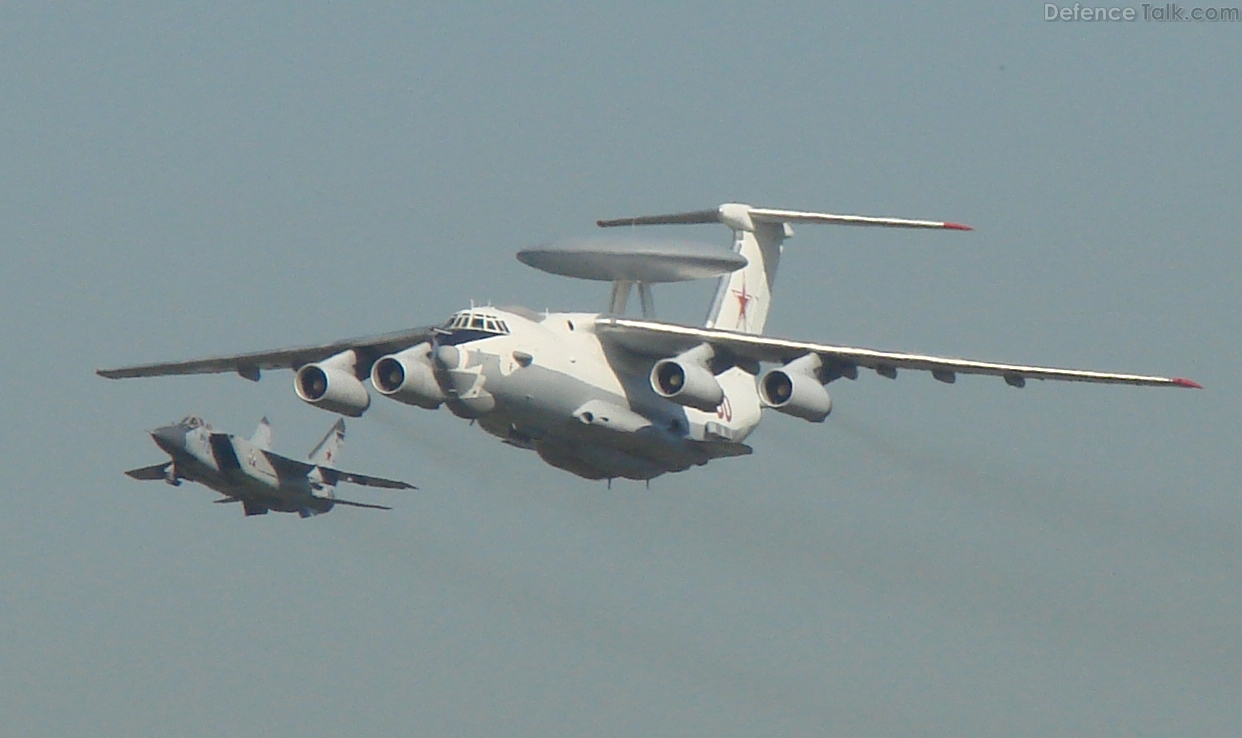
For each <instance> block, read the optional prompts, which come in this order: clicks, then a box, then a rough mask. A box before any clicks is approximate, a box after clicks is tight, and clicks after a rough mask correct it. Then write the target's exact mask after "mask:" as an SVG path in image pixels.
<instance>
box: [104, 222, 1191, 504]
mask: <svg viewBox="0 0 1242 738" xmlns="http://www.w3.org/2000/svg"><path fill="white" fill-rule="evenodd" d="M696 223H723V224H724V225H726V226H728V227H729V228H731V229H732V230H733V235H734V242H733V249H732V251H727V250H724V249H721V250H718V251H712V250H704V249H702V248H700V247H699V246H697V245H695V244H688V243H685V242H662V243H653V242H639V243H624V242H621V243H618V242H614V243H612V244H606V243H600V242H599V241H579V242H570V243H569V244H567V245H566V244H563V245H560V246H558V247H549V248H535V249H527V250H524V251H522V252H519V253H518V259H519V260H521V261H522V262H523V263H526V264H529V265H531V266H535V267H537V268H540V269H543V270H545V271H549V272H552V273H555V274H561V275H565V276H572V277H578V278H585V279H597V280H605V281H611V282H612V283H613V285H612V300H611V304H610V306H609V310H608V311H607V312H606V313H553V312H548V313H543V314H537V313H534V312H532V311H530V310H527V309H524V308H493V307H471V308H469V309H467V310H461V311H459V312H457V313H454V314H453V315H452V317H450V318H449V319H448V321H447V322H445V323H444V324H443V325H440V326H435V327H424V328H414V329H411V330H405V331H398V332H395V333H388V334H384V335H379V336H372V337H366V338H351V339H346V340H342V341H335V342H332V343H326V344H322V345H318V346H308V347H303V348H293V349H282V350H277V351H259V352H255V353H249V354H239V355H235V356H222V357H216V358H209V359H200V360H195V361H182V362H173V363H165V364H147V365H142V366H133V367H127V368H122V369H109V370H101V371H100V372H99V374H101V375H102V376H104V377H109V378H121V377H150V376H160V375H169V374H201V373H213V372H237V373H238V374H240V375H241V376H243V377H245V378H247V379H251V380H258V379H259V375H260V372H262V371H264V370H270V369H292V370H294V371H295V372H296V374H295V377H294V390H295V392H296V393H297V395H298V397H300V398H301V399H302V400H304V401H305V402H308V403H310V404H312V405H315V406H317V407H321V408H323V409H325V410H330V411H333V412H337V413H342V414H345V415H351V416H359V415H362V413H363V412H364V411H365V410H366V409H367V407H368V406H369V405H370V403H371V397H370V393H369V392H368V390H367V387H366V386H365V384H364V380H366V379H367V378H368V377H369V378H370V381H371V384H372V386H373V387H374V388H375V389H376V391H378V392H379V393H380V394H381V395H384V396H385V397H389V398H392V399H394V400H397V401H398V402H403V403H406V404H409V405H417V406H419V407H424V408H428V409H434V408H438V407H439V406H440V405H441V404H444V405H447V406H448V408H449V409H450V410H451V411H452V412H453V413H454V414H455V415H457V416H459V417H462V418H469V419H471V420H477V421H478V423H479V426H480V427H481V428H483V429H484V430H486V431H487V432H489V433H492V434H494V435H496V436H498V437H500V438H501V439H503V440H504V441H505V442H507V443H510V444H513V445H515V446H519V447H522V448H529V449H534V450H535V451H536V452H537V453H538V454H539V456H540V457H541V458H543V460H544V461H546V462H548V463H549V464H552V465H553V466H556V467H559V468H561V469H566V470H568V471H571V472H573V473H574V474H577V475H580V476H582V477H586V478H588V479H610V480H611V479H612V478H614V477H627V478H631V479H647V480H649V479H651V478H653V477H657V476H659V475H661V474H664V473H666V472H673V471H682V470H684V469H687V468H689V467H691V466H694V465H700V464H705V463H707V462H708V461H710V460H711V459H715V458H721V457H727V456H742V455H746V454H749V453H750V452H751V449H750V447H749V446H747V445H745V443H743V441H745V440H746V437H747V436H749V435H750V433H751V432H752V431H754V429H755V427H756V426H757V425H758V424H759V420H760V417H761V411H762V409H763V408H770V409H772V410H776V411H778V412H781V413H786V414H788V415H792V416H795V417H799V418H803V419H805V420H809V421H811V422H822V421H823V420H824V419H825V418H826V417H827V416H828V414H829V411H830V410H831V408H832V402H831V400H830V399H829V396H828V391H827V389H826V388H825V385H827V384H828V383H829V382H831V381H833V380H835V379H838V378H841V377H847V378H849V379H854V378H856V377H857V376H858V370H859V368H864V369H870V370H872V371H874V372H875V373H877V374H879V375H880V376H883V377H888V378H890V379H891V378H894V377H896V375H897V371H898V370H899V369H912V370H919V371H927V372H931V374H932V376H933V377H935V378H936V379H938V380H940V381H942V382H953V381H954V380H955V379H956V377H957V375H959V374H988V375H995V376H998V377H1001V378H1003V379H1004V380H1005V381H1006V382H1007V383H1009V384H1010V385H1011V386H1014V387H1022V386H1024V385H1025V384H1026V382H1027V381H1028V380H1032V379H1049V380H1064V381H1071V382H1099V383H1110V384H1133V385H1150V386H1163V387H1198V386H1199V385H1198V384H1196V383H1194V382H1192V381H1190V380H1188V379H1178V378H1171V377H1159V376H1145V375H1138V374H1116V373H1108V372H1095V371H1083V370H1077V369H1056V368H1051V367H1042V366H1027V365H1023V364H1001V363H995V362H987V361H974V360H969V359H950V358H940V357H936V356H926V355H922V354H911V353H901V352H895V351H876V350H872V349H866V348H855V347H851V346H836V345H831V344H822V343H811V342H807V341H795V340H789V339H783V338H769V337H765V336H763V335H762V332H763V327H764V324H765V322H766V320H767V317H768V309H769V308H770V307H771V300H772V286H773V282H774V280H775V278H776V271H777V266H778V265H779V262H780V258H781V252H782V243H783V242H784V241H785V239H787V238H789V237H790V236H792V235H793V230H792V225H791V224H794V223H819V224H836V225H856V226H882V227H891V228H925V229H948V230H970V228H969V227H967V226H963V225H958V224H956V223H946V222H940V221H926V220H907V219H901V218H876V217H867V216H856V215H832V214H828V213H809V212H798V211H790V210H774V209H769V208H756V207H751V206H749V205H741V204H726V205H721V206H720V207H719V208H716V209H713V210H702V211H696V212H689V213H678V214H672V215H656V216H645V217H638V218H625V219H619V220H607V221H599V223H598V225H599V226H601V227H613V226H640V225H671V224H696ZM705 277H719V287H718V288H717V291H716V295H715V299H714V301H713V303H712V306H711V309H710V311H709V313H708V316H707V321H706V323H705V324H704V325H703V326H690V325H678V324H673V323H668V322H661V321H657V320H654V307H653V303H652V295H651V285H652V284H653V283H659V282H673V281H681V280H688V279H699V278H705ZM634 287H637V291H638V295H639V298H640V300H641V304H642V314H643V317H642V318H641V319H640V318H634V317H626V316H625V308H626V302H627V301H628V298H629V295H630V293H631V291H632V290H633V289H634ZM763 363H769V364H776V365H777V366H775V367H772V368H769V369H767V370H766V371H761V368H760V365H761V364H763Z"/></svg>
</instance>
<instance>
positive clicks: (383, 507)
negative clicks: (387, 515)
mask: <svg viewBox="0 0 1242 738" xmlns="http://www.w3.org/2000/svg"><path fill="white" fill-rule="evenodd" d="M332 504H334V505H348V506H350V507H365V508H367V509H368V510H391V509H392V508H391V507H388V506H387V505H372V504H371V503H369V502H354V501H353V500H342V499H340V498H336V499H334V500H332Z"/></svg>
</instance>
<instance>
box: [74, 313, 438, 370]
mask: <svg viewBox="0 0 1242 738" xmlns="http://www.w3.org/2000/svg"><path fill="white" fill-rule="evenodd" d="M432 330H433V328H432V326H424V327H421V328H411V329H408V330H403V331H394V332H392V333H383V334H380V335H378V336H365V337H362V338H347V339H344V340H341V341H333V342H332V343H324V344H319V345H317V346H301V347H298V348H287V349H279V350H276V351H255V352H253V353H249V354H235V355H233V356H214V357H211V358H206V359H192V360H190V361H172V362H166V363H163V364H139V365H137V366H127V367H121V368H119V369H99V370H98V371H96V372H95V373H96V374H98V375H99V376H101V377H107V378H108V379H126V378H129V377H162V376H167V375H170V374H219V373H222V372H237V373H238V374H240V375H241V376H243V377H245V378H246V379H251V380H255V381H258V379H259V373H260V371H261V370H264V369H296V368H298V367H300V366H302V365H304V364H310V363H312V362H316V361H321V360H323V359H326V358H328V357H330V356H334V355H336V354H339V353H341V352H342V351H347V350H349V349H353V350H354V351H355V353H356V354H357V356H358V361H357V364H356V371H357V372H358V373H359V374H365V373H366V372H369V371H370V370H371V364H373V363H374V362H375V360H376V359H378V358H380V357H381V356H384V355H386V354H391V353H395V352H397V351H400V350H402V349H405V348H409V347H410V346H413V345H415V344H419V343H422V342H423V341H429V340H431V336H432Z"/></svg>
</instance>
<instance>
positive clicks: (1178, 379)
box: [1173, 377, 1203, 389]
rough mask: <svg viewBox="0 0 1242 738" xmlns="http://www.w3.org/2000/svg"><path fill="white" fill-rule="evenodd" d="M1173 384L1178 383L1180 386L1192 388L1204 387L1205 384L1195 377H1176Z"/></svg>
mask: <svg viewBox="0 0 1242 738" xmlns="http://www.w3.org/2000/svg"><path fill="white" fill-rule="evenodd" d="M1173 384H1176V385H1177V386H1178V387H1189V388H1190V389H1203V385H1201V384H1199V383H1198V382H1196V381H1194V380H1193V379H1185V378H1183V377H1174V378H1173Z"/></svg>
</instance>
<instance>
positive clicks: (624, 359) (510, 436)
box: [433, 307, 760, 479]
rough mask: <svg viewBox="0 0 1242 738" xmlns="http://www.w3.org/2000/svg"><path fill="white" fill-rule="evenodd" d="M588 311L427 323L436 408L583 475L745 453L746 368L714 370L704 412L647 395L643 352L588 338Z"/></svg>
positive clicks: (496, 314)
mask: <svg viewBox="0 0 1242 738" xmlns="http://www.w3.org/2000/svg"><path fill="white" fill-rule="evenodd" d="M597 318H599V315H598V314H595V313H545V314H542V315H537V314H534V313H531V312H529V311H525V310H515V309H508V310H506V309H498V308H490V307H489V308H472V309H470V310H465V311H461V312H460V313H457V314H456V315H455V316H454V317H453V318H451V319H450V320H449V322H448V323H446V325H445V327H444V328H442V329H438V331H437V333H438V335H437V338H436V340H435V342H434V348H433V356H434V360H435V363H436V370H437V380H438V381H439V383H440V385H441V387H442V388H443V389H444V391H445V394H446V396H447V398H448V399H447V400H446V404H447V405H448V406H449V408H450V409H451V410H452V411H453V412H454V413H455V414H457V415H459V416H461V417H464V418H470V419H477V420H478V421H479V425H480V426H481V427H482V428H483V429H484V430H486V431H488V432H489V433H492V434H494V435H497V436H499V437H501V438H503V439H505V440H506V441H508V442H510V443H513V444H514V445H518V446H522V447H526V448H533V449H535V450H536V451H538V452H539V454H540V456H542V457H543V458H544V459H545V460H546V461H548V462H549V463H551V464H553V465H555V466H558V467H561V468H565V469H568V470H570V471H573V472H574V473H577V474H579V475H581V476H585V477H588V478H611V477H629V478H635V479H650V478H652V477H654V476H658V475H659V474H663V473H665V472H669V471H680V470H682V469H685V468H688V467H689V466H692V465H695V464H702V463H705V462H706V461H707V460H709V459H710V458H716V457H719V456H730V455H738V454H740V453H746V452H747V451H742V450H740V449H745V447H744V446H741V441H742V440H743V439H745V438H746V436H747V435H749V434H750V432H751V431H752V430H754V428H755V426H756V425H757V424H758V422H759V419H760V407H759V397H758V394H757V392H756V389H755V379H754V376H753V375H751V374H749V373H747V372H746V371H744V370H742V369H740V368H736V367H735V368H731V369H728V370H726V371H724V372H723V373H721V374H719V375H717V376H716V377H715V379H716V381H717V382H718V383H719V384H720V386H721V388H722V389H723V391H724V399H723V400H722V401H721V403H720V404H719V406H718V407H717V408H716V409H715V411H714V412H704V411H701V410H696V409H693V408H689V407H685V406H682V405H680V404H678V403H676V402H672V401H669V400H667V399H664V398H663V397H660V396H659V395H657V394H656V393H655V392H654V391H653V389H652V387H651V383H650V379H649V376H650V372H651V368H652V365H653V363H654V362H653V360H652V359H650V358H645V357H642V356H638V355H635V354H633V353H630V352H627V351H625V350H623V349H621V348H620V347H616V346H611V345H610V344H609V343H608V342H607V341H605V340H601V337H600V336H599V335H597V334H596V331H595V326H596V320H597Z"/></svg>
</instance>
